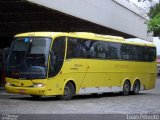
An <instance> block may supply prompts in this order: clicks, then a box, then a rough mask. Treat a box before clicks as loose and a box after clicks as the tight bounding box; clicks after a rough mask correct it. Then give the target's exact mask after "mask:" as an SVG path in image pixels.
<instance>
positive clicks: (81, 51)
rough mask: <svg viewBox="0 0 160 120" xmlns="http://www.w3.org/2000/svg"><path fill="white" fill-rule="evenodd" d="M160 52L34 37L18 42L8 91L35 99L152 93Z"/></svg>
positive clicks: (88, 39) (90, 38)
mask: <svg viewBox="0 0 160 120" xmlns="http://www.w3.org/2000/svg"><path fill="white" fill-rule="evenodd" d="M155 79H156V47H155V45H153V44H152V43H148V44H146V43H136V42H129V41H127V40H125V39H124V38H122V37H115V36H108V35H99V34H94V33H87V32H73V33H65V32H30V33H22V34H18V35H16V36H15V38H14V40H13V42H12V44H11V47H10V50H9V55H8V58H7V64H6V85H5V88H6V91H7V92H8V93H16V94H27V95H31V96H33V97H36V98H38V97H40V96H52V95H53V96H57V97H59V98H61V99H64V100H69V99H71V98H72V97H73V96H74V95H77V94H92V93H93V94H94V93H105V92H121V93H122V94H123V95H128V94H129V93H133V94H138V93H139V91H140V90H148V89H152V88H154V86H155Z"/></svg>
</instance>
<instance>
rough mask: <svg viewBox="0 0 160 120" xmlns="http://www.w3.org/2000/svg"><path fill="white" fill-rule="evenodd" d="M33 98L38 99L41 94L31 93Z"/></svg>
mask: <svg viewBox="0 0 160 120" xmlns="http://www.w3.org/2000/svg"><path fill="white" fill-rule="evenodd" d="M31 96H32V98H33V99H39V98H40V97H41V96H40V95H31Z"/></svg>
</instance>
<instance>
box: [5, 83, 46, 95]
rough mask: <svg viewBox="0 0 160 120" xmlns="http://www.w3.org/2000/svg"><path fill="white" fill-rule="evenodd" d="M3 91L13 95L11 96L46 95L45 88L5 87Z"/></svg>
mask: <svg viewBox="0 0 160 120" xmlns="http://www.w3.org/2000/svg"><path fill="white" fill-rule="evenodd" d="M5 90H6V92H7V93H13V94H22V95H39V96H45V95H46V89H45V87H41V88H34V87H15V86H8V85H5Z"/></svg>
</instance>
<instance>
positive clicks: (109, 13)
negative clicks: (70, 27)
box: [28, 0, 152, 41]
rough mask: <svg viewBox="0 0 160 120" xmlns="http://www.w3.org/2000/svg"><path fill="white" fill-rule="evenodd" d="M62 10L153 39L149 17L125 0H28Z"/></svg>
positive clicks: (136, 35)
mask: <svg viewBox="0 0 160 120" xmlns="http://www.w3.org/2000/svg"><path fill="white" fill-rule="evenodd" d="M28 1H30V2H33V3H36V4H39V5H42V6H45V7H48V8H51V9H55V10H58V11H60V12H63V13H66V14H69V15H72V16H75V17H78V18H81V19H84V20H87V21H90V22H93V23H96V24H99V25H102V26H105V27H107V28H111V29H114V30H117V31H121V32H124V33H126V34H130V35H133V36H135V37H138V38H141V39H144V40H148V41H152V34H150V35H149V34H147V25H146V24H145V22H146V21H147V19H146V18H145V17H143V16H141V15H139V14H138V12H136V11H137V10H134V8H133V7H132V8H131V9H130V6H129V5H130V4H129V3H128V2H127V1H125V0H28Z"/></svg>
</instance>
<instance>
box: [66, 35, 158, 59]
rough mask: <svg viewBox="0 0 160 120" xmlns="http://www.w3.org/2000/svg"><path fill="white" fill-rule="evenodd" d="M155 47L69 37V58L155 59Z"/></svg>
mask: <svg viewBox="0 0 160 120" xmlns="http://www.w3.org/2000/svg"><path fill="white" fill-rule="evenodd" d="M155 51H156V50H155V48H153V47H147V49H146V47H145V46H138V45H129V44H122V43H114V42H106V41H98V40H88V39H80V38H69V39H68V49H67V58H95V59H117V60H131V61H153V60H154V59H155V56H156V52H155Z"/></svg>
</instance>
